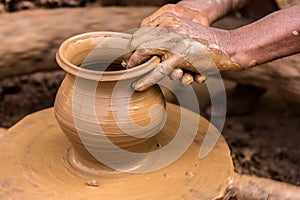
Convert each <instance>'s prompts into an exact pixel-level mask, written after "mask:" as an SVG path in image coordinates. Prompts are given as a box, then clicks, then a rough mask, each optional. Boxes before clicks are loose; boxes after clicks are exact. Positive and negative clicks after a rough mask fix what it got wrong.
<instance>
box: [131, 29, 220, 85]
mask: <svg viewBox="0 0 300 200" xmlns="http://www.w3.org/2000/svg"><path fill="white" fill-rule="evenodd" d="M130 49H131V50H135V51H134V53H133V54H132V55H131V57H130V59H129V60H128V62H127V67H129V68H132V67H135V66H137V65H139V64H141V63H143V62H145V61H146V60H148V59H149V58H151V57H152V56H159V57H160V58H161V62H160V63H159V64H158V65H157V66H156V67H155V68H154V69H153V70H152V71H151V72H150V73H148V74H146V75H145V76H144V77H142V78H141V79H140V80H138V81H137V82H136V83H134V85H133V87H134V89H135V90H137V91H143V90H145V89H147V88H148V87H150V86H151V85H153V84H155V83H157V82H158V81H160V80H161V79H163V78H164V77H165V76H167V75H169V76H170V78H171V79H179V78H181V81H182V83H183V84H185V85H186V84H190V83H192V82H193V81H198V82H203V81H204V79H205V78H203V77H202V78H201V76H199V75H198V76H193V74H199V73H201V74H202V75H206V74H209V73H213V72H216V71H217V70H218V69H217V67H216V64H215V62H214V61H213V59H212V58H211V56H210V55H209V53H208V51H209V49H207V48H206V47H205V46H204V45H203V44H201V43H200V42H199V41H197V40H194V39H191V38H190V37H188V36H186V35H183V34H180V33H178V32H174V31H172V30H169V29H165V28H159V27H158V28H153V27H146V28H140V29H139V30H138V31H137V32H135V33H134V34H133V37H132V41H131V44H130ZM181 69H185V70H186V71H189V73H185V74H184V73H183V71H182V70H181Z"/></svg>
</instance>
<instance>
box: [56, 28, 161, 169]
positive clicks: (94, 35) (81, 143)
mask: <svg viewBox="0 0 300 200" xmlns="http://www.w3.org/2000/svg"><path fill="white" fill-rule="evenodd" d="M130 37H131V35H130V34H124V33H115V32H91V33H85V34H81V35H77V36H74V37H72V38H70V39H68V40H66V41H65V42H64V43H63V44H62V45H61V46H60V48H59V50H58V52H57V56H56V59H57V62H58V64H59V65H60V66H61V68H62V69H63V70H65V71H66V76H65V78H64V80H63V82H62V84H61V86H60V88H59V90H58V93H57V96H56V101H55V105H54V112H55V117H56V119H57V121H58V123H59V125H60V127H61V129H62V130H63V132H64V134H65V135H66V136H67V138H68V139H69V140H70V141H71V143H72V149H71V150H70V152H69V154H70V156H69V161H70V162H71V164H72V165H75V167H77V168H85V167H86V166H89V168H92V170H96V171H97V170H103V169H106V170H111V168H114V167H110V168H107V167H105V166H104V165H101V164H100V162H99V160H100V161H104V164H105V165H106V166H107V163H110V164H112V166H121V167H122V168H124V167H125V168H130V167H134V165H135V164H136V163H138V162H139V160H137V158H131V157H126V156H125V157H124V156H122V155H121V154H120V151H122V150H125V151H129V152H137V153H140V152H147V151H149V148H151V146H153V145H152V142H151V140H152V137H151V136H153V135H155V134H156V133H157V132H158V131H159V130H160V129H161V127H162V126H163V124H164V122H165V117H166V116H165V113H166V111H165V100H164V97H163V95H162V92H161V90H160V88H159V86H154V87H151V88H150V89H148V90H147V91H145V92H142V93H140V92H134V91H133V90H132V88H131V85H132V83H133V82H134V81H136V80H137V79H138V78H140V77H141V76H142V75H144V74H145V73H147V72H149V71H150V70H152V69H153V67H155V65H156V64H157V63H158V62H159V59H158V58H152V59H151V60H149V61H148V62H146V63H145V64H143V65H140V66H138V67H135V68H132V69H125V68H123V67H122V65H121V62H122V55H124V53H126V52H125V51H126V47H127V45H128V43H129V41H130ZM139 159H141V158H139ZM102 164H103V163H102ZM108 165H109V164H108Z"/></svg>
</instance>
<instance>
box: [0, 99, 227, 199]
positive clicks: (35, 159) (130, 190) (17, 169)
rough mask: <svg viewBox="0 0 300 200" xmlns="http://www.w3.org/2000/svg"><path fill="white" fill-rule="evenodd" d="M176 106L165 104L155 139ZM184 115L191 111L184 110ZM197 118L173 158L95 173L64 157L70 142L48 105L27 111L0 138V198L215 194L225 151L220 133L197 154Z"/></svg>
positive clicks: (219, 191)
mask: <svg viewBox="0 0 300 200" xmlns="http://www.w3.org/2000/svg"><path fill="white" fill-rule="evenodd" d="M179 112H180V108H179V107H178V106H175V105H173V104H167V114H168V118H167V122H166V125H165V127H164V128H163V129H162V130H161V133H160V134H159V136H158V138H157V141H160V140H163V137H168V136H170V135H171V136H172V134H173V133H172V130H173V126H176V124H177V125H178V124H179V123H180V118H178V117H174V116H179ZM188 115H190V116H192V115H196V114H195V113H193V112H192V111H188ZM169 116H171V117H169ZM183 117H184V116H183ZM197 117H198V116H197ZM199 120H200V125H199V128H198V133H197V136H196V137H195V139H194V142H193V143H192V145H191V146H190V147H189V148H188V150H187V151H185V152H184V154H183V155H182V156H181V157H180V158H179V159H177V160H176V161H175V162H174V163H173V164H171V165H169V166H167V167H165V168H162V169H160V170H156V171H153V172H149V173H140V174H133V173H116V174H111V173H110V174H106V173H103V174H100V175H97V176H95V175H92V174H88V173H81V172H80V171H77V170H75V169H73V168H72V167H71V166H70V164H69V163H68V159H67V158H66V157H67V152H68V151H69V149H70V146H71V144H70V143H69V141H68V140H67V138H66V137H65V135H64V134H63V132H62V131H61V129H60V128H59V126H58V124H57V122H56V120H55V117H54V114H53V108H50V109H46V110H42V111H39V112H37V113H34V114H31V115H29V116H27V117H25V118H24V119H23V120H21V121H20V122H19V123H17V124H16V125H15V126H14V127H12V128H11V129H9V130H8V132H7V133H6V134H5V136H4V137H2V138H0V163H1V165H0V199H30V200H35V199H73V200H76V199H81V200H83V199H89V200H90V199H104V200H115V199H122V200H135V199H142V200H154V199H164V200H175V199H201V200H203V199H215V198H218V197H221V196H222V195H223V194H224V192H225V190H226V188H227V187H228V185H229V182H230V179H231V177H232V176H233V165H232V160H231V157H230V151H229V148H228V146H227V144H226V142H225V140H224V138H223V137H222V136H220V138H219V140H218V142H217V144H216V145H215V146H214V148H213V150H212V151H211V152H210V153H209V154H208V155H207V156H206V157H204V158H202V159H199V156H198V155H199V150H200V147H201V144H202V141H203V139H204V136H205V134H206V130H207V128H208V126H209V123H208V122H207V121H206V120H205V119H204V118H202V117H199ZM215 131H216V132H217V130H216V129H215ZM186 134H189V133H186ZM159 137H162V138H159Z"/></svg>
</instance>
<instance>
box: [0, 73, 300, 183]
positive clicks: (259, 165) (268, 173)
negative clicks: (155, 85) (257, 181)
mask: <svg viewBox="0 0 300 200" xmlns="http://www.w3.org/2000/svg"><path fill="white" fill-rule="evenodd" d="M63 76H64V72H62V71H52V72H38V73H34V74H30V75H22V76H16V77H13V78H6V79H4V80H1V81H0V127H5V128H9V127H11V126H12V125H13V124H15V123H16V122H17V121H18V120H20V119H21V118H22V117H24V116H25V115H27V114H29V113H32V112H35V111H37V110H40V109H43V108H46V107H50V106H53V102H54V98H55V94H56V91H57V89H58V87H59V83H60V82H61V80H62V78H63ZM227 85H228V84H227ZM232 85H233V84H232V83H231V84H229V86H228V87H229V88H230V87H232ZM202 87H203V88H202ZM199 91H200V92H201V91H203V94H204V95H203V98H201V102H200V105H204V102H205V101H207V94H205V93H206V91H205V86H200V89H199ZM201 93H202V92H201ZM299 129H300V123H299V116H297V115H296V113H293V110H290V109H288V108H287V105H286V104H285V103H284V101H283V100H282V99H281V98H280V97H279V96H278V95H277V94H276V93H274V92H272V91H268V92H267V93H266V94H265V95H264V96H263V98H262V99H261V100H260V101H259V102H258V105H257V106H256V108H255V109H254V110H253V111H252V112H251V113H250V114H246V115H242V116H236V117H227V119H226V122H225V126H224V129H223V131H222V134H223V136H224V137H225V138H226V140H227V142H228V144H229V146H230V148H231V151H232V158H233V160H234V166H235V171H237V172H239V173H244V174H253V175H256V176H260V177H267V178H272V179H275V180H279V181H283V182H287V183H292V184H295V185H300V170H299V169H300V145H299V144H298V142H299V141H300V134H299V133H298V132H299Z"/></svg>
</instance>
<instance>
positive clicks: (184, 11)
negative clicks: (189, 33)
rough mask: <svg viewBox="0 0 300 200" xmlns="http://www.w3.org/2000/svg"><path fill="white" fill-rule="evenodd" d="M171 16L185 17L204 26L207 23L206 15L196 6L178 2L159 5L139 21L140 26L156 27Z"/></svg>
mask: <svg viewBox="0 0 300 200" xmlns="http://www.w3.org/2000/svg"><path fill="white" fill-rule="evenodd" d="M171 17H177V18H182V19H186V20H189V21H192V22H195V23H199V24H202V25H205V26H208V25H209V20H208V17H207V15H206V14H205V13H204V12H202V11H201V10H200V9H197V8H196V7H191V6H185V5H184V4H183V3H182V2H181V3H180V2H179V3H178V4H167V5H165V6H163V7H161V8H160V9H158V10H157V11H155V12H154V13H153V14H152V15H150V16H149V17H147V18H145V19H144V20H143V21H142V23H141V27H157V26H159V24H160V22H161V21H162V20H164V19H166V18H171Z"/></svg>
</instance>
